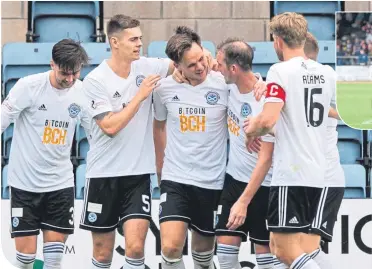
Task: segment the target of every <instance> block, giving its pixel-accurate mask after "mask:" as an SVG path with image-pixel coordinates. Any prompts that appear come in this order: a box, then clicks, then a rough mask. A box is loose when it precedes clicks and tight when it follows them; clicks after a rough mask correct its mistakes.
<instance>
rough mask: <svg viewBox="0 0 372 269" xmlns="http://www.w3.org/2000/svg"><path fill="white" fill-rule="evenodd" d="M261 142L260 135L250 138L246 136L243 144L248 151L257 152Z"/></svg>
mask: <svg viewBox="0 0 372 269" xmlns="http://www.w3.org/2000/svg"><path fill="white" fill-rule="evenodd" d="M261 142H262V139H261V137H253V138H252V139H248V137H246V139H245V146H246V147H247V150H248V152H249V153H252V152H256V153H258V152H259V151H260V149H261Z"/></svg>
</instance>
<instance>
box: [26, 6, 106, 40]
mask: <svg viewBox="0 0 372 269" xmlns="http://www.w3.org/2000/svg"><path fill="white" fill-rule="evenodd" d="M98 16H99V8H98V1H33V3H32V21H33V29H34V36H35V37H34V41H36V42H57V41H59V40H61V39H63V38H72V39H75V40H79V41H82V42H94V41H95V35H96V18H97V17H98Z"/></svg>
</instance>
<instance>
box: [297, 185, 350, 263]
mask: <svg viewBox="0 0 372 269" xmlns="http://www.w3.org/2000/svg"><path fill="white" fill-rule="evenodd" d="M343 196H344V188H342V187H333V188H328V187H327V188H324V189H323V191H322V194H321V199H320V201H321V202H320V203H319V205H318V209H317V212H316V217H315V219H314V221H313V223H312V226H311V230H310V233H309V234H306V235H304V236H303V238H302V246H303V249H304V250H305V251H306V253H308V254H309V255H310V256H311V258H312V259H313V260H314V261H315V262H316V263H317V264H318V265H319V267H320V268H332V265H331V263H330V262H329V259H328V258H327V256H326V254H325V253H324V252H323V251H322V250H321V247H320V241H321V238H323V240H324V241H326V242H332V237H333V228H334V226H335V223H336V221H337V215H338V211H339V209H340V206H341V202H342V199H343Z"/></svg>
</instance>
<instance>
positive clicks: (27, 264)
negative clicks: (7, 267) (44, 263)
mask: <svg viewBox="0 0 372 269" xmlns="http://www.w3.org/2000/svg"><path fill="white" fill-rule="evenodd" d="M35 257H36V254H23V253H21V252H18V251H16V263H15V266H17V268H21V269H32V268H33V267H34V261H35Z"/></svg>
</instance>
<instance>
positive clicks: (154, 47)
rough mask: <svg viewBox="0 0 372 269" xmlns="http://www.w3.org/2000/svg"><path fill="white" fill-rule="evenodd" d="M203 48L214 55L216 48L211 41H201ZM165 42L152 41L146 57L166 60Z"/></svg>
mask: <svg viewBox="0 0 372 269" xmlns="http://www.w3.org/2000/svg"><path fill="white" fill-rule="evenodd" d="M202 45H203V47H205V48H206V49H208V50H209V51H210V52H211V54H212V55H213V56H215V55H216V47H215V45H214V44H213V42H211V41H202ZM166 46H167V41H152V42H151V43H150V44H149V46H148V48H147V56H148V57H157V58H167V57H168V56H167V55H166V54H165V48H166Z"/></svg>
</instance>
